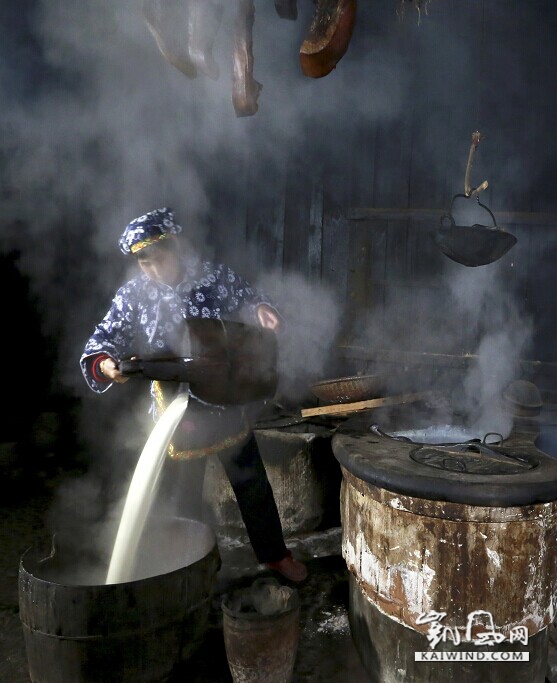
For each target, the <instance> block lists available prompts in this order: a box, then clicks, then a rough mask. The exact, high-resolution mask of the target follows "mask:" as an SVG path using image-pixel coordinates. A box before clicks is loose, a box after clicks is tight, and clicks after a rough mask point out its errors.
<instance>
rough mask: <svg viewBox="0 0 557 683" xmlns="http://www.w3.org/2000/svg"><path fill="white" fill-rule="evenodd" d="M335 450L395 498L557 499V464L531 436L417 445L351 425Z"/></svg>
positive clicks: (516, 502)
mask: <svg viewBox="0 0 557 683" xmlns="http://www.w3.org/2000/svg"><path fill="white" fill-rule="evenodd" d="M332 449H333V453H334V455H335V457H336V459H337V460H338V461H339V463H340V464H341V465H342V466H343V467H344V468H345V469H347V470H348V471H349V472H350V473H351V474H353V475H354V476H356V477H358V478H360V479H362V480H364V481H367V482H369V483H370V484H373V485H375V486H378V487H380V488H384V489H386V490H389V491H392V492H394V493H401V494H406V495H410V496H415V497H418V498H424V499H430V500H439V501H449V502H454V503H462V504H468V505H482V506H489V507H514V506H521V505H532V504H537V503H547V502H551V501H555V500H557V459H555V458H551V457H550V456H548V455H546V454H545V453H542V452H541V451H539V450H538V449H537V448H536V447H535V445H534V443H533V439H532V434H529V433H525V434H523V435H520V434H511V436H510V437H509V438H508V439H505V440H504V441H502V442H500V443H498V444H497V445H492V444H491V443H488V444H482V443H481V441H479V440H474V441H468V442H463V443H461V444H416V443H414V442H411V441H405V440H399V439H395V438H391V437H389V436H381V435H380V434H377V433H374V432H372V431H371V430H370V425H369V424H368V425H367V426H366V425H365V424H364V423H362V422H357V423H356V422H352V421H351V420H347V421H346V422H345V423H344V424H342V425H341V426H340V427H339V428H338V430H337V432H336V433H335V435H334V436H333V439H332Z"/></svg>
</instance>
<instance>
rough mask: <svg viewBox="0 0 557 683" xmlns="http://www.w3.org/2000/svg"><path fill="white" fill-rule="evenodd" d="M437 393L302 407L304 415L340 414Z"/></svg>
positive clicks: (391, 404)
mask: <svg viewBox="0 0 557 683" xmlns="http://www.w3.org/2000/svg"><path fill="white" fill-rule="evenodd" d="M434 395H437V392H435V391H423V392H421V393H419V394H400V395H399V396H384V397H383V398H370V399H368V400H367V401H356V402H355V403H335V404H334V405H330V406H319V408H302V411H301V412H302V417H311V416H312V415H340V414H342V413H355V412H357V411H359V410H368V409H369V408H381V406H394V405H401V404H403V403H414V402H415V401H423V400H425V399H427V398H433V396H434Z"/></svg>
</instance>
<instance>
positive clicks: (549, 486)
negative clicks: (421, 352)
mask: <svg viewBox="0 0 557 683" xmlns="http://www.w3.org/2000/svg"><path fill="white" fill-rule="evenodd" d="M343 429H344V433H343ZM418 448H419V447H417V446H416V445H415V444H407V443H402V442H399V441H396V440H394V439H388V438H386V439H382V438H381V437H378V436H377V435H376V434H370V433H369V430H368V431H365V430H364V431H362V432H361V433H358V432H357V431H354V430H353V428H351V427H350V426H349V425H345V427H343V428H341V430H339V432H338V433H337V434H336V435H335V437H334V438H333V451H334V453H335V455H336V456H337V458H338V459H339V461H340V463H341V466H342V473H343V484H342V492H341V516H342V529H343V550H342V552H343V556H344V558H345V561H346V564H347V567H348V569H349V571H350V573H351V597H350V610H349V617H350V624H351V629H352V635H353V639H354V642H355V645H356V647H357V649H358V651H359V653H360V656H361V659H362V661H363V663H364V665H365V667H366V670H367V671H368V673H369V675H370V679H371V681H372V682H374V683H399V682H400V683H403V681H408V680H412V681H413V682H414V683H420V682H422V681H423V682H424V683H425V682H426V681H427V682H428V683H435V682H437V681H438V682H439V683H441V681H446V680H451V679H454V680H467V681H473V682H474V683H476V682H477V683H487V682H489V683H498V682H503V681H506V679H507V678H508V677H509V676H512V677H514V679H515V680H528V681H529V682H530V683H543V682H544V680H545V670H546V663H547V643H548V638H547V628H548V626H549V625H550V624H551V622H552V620H553V618H554V614H555V608H556V594H555V587H556V586H557V581H556V579H557V533H556V531H557V502H555V501H557V462H556V461H555V460H554V459H552V458H549V457H547V456H545V455H544V454H543V453H541V452H539V451H537V449H535V447H534V446H533V443H532V440H531V435H530V436H529V437H525V438H521V437H520V436H519V435H515V436H513V437H512V438H509V439H508V440H507V441H506V442H505V449H506V451H507V453H508V458H509V460H508V462H507V461H505V456H502V452H498V453H497V454H496V456H497V457H492V456H491V455H489V454H478V452H477V451H474V449H472V451H471V453H470V458H476V459H477V461H478V462H479V465H478V467H479V468H480V469H481V468H484V469H483V470H482V473H479V472H471V471H467V470H466V467H467V465H468V463H467V460H466V459H467V457H468V456H467V454H466V453H464V455H462V454H460V455H459V454H457V456H456V460H454V461H452V460H451V458H452V457H453V456H454V453H453V455H451V451H450V450H446V451H442V449H437V451H436V449H435V448H434V449H429V450H428V451H426V449H423V448H422V451H421V453H420V452H419V450H418ZM436 448H437V447H436ZM435 451H436V452H435ZM440 452H441V453H442V454H443V455H442V458H441V457H440V455H439V454H440ZM424 453H425V455H427V456H428V458H429V460H428V458H426V457H425V455H424ZM515 456H516V458H515ZM445 460H446V461H445ZM457 461H458V463H457ZM490 466H493V467H495V469H496V471H497V472H498V473H496V474H489V473H487V470H489V467H490ZM486 467H487V470H486V469H485V468H486ZM501 467H503V469H504V468H505V467H507V468H508V472H507V473H504V472H503V473H502V471H499V470H498V468H501ZM513 468H514V469H516V471H514V469H513ZM521 468H522V469H521ZM469 469H470V470H472V469H473V468H472V467H469ZM511 472H512V473H511ZM468 500H470V501H472V502H468ZM436 633H437V635H439V634H440V635H441V636H442V638H439V639H437V638H436ZM486 633H491V636H490V638H487V636H485V635H484V636H481V634H486ZM493 634H495V635H493ZM482 639H483V642H484V644H483V645H480V644H479V643H480V641H481V640H482ZM487 640H491V644H487V642H486V641H487ZM437 641H438V642H437ZM442 651H447V652H457V653H458V652H460V653H463V652H466V653H468V652H475V653H481V652H487V653H488V654H489V653H491V654H490V655H489V656H491V657H493V656H494V655H493V653H494V652H496V653H498V654H497V656H499V657H501V661H499V662H490V663H488V662H483V663H481V664H480V663H474V661H472V660H471V659H468V660H465V659H461V660H452V661H439V660H435V659H433V660H430V661H416V655H415V653H416V652H427V653H431V652H435V653H440V652H442ZM515 652H522V653H527V654H528V657H529V661H520V662H519V661H514V663H513V665H512V666H510V665H509V664H508V663H507V661H509V660H507V659H505V657H507V656H510V655H512V654H513V653H515ZM503 653H510V654H509V655H506V654H503ZM418 656H419V655H418ZM428 656H430V655H428ZM458 656H459V657H461V655H458ZM462 656H464V655H462ZM466 656H469V655H466ZM474 656H477V655H474ZM478 656H479V655H478ZM521 656H525V655H521ZM509 667H510V668H509Z"/></svg>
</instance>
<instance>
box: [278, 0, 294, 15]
mask: <svg viewBox="0 0 557 683" xmlns="http://www.w3.org/2000/svg"><path fill="white" fill-rule="evenodd" d="M275 9H276V10H277V14H278V15H279V17H281V19H294V20H295V19H297V18H298V0H275Z"/></svg>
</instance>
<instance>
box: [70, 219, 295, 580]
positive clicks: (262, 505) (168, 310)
mask: <svg viewBox="0 0 557 683" xmlns="http://www.w3.org/2000/svg"><path fill="white" fill-rule="evenodd" d="M181 232H182V228H181V226H180V225H179V224H178V223H177V222H176V221H175V218H174V212H173V211H172V209H170V208H161V209H155V210H153V211H150V212H148V213H146V214H144V215H143V216H139V217H138V218H135V219H134V220H132V221H131V222H130V223H129V224H128V225H127V226H126V228H125V230H124V232H123V234H122V235H121V237H120V239H119V242H118V244H119V247H120V250H121V251H122V253H123V254H125V255H126V256H127V257H131V258H135V259H136V262H137V265H138V266H139V270H140V273H139V274H138V275H137V276H136V277H134V278H133V279H131V280H129V281H128V282H126V283H125V284H124V285H122V286H121V287H120V288H119V289H118V291H117V292H116V293H115V295H114V297H113V299H112V303H111V306H110V308H109V310H108V312H107V313H106V315H105V316H104V318H103V319H102V321H101V322H100V323H98V324H97V325H96V327H95V329H94V332H93V334H92V336H91V337H90V338H89V340H88V341H87V343H86V344H85V348H84V350H83V354H82V356H81V359H80V366H81V370H82V372H83V376H84V378H85V381H86V382H87V384H88V386H89V387H90V388H91V389H92V390H93V391H94V392H96V393H98V394H102V393H104V392H105V391H106V390H107V389H109V388H110V387H111V386H113V385H114V384H121V383H123V382H126V381H127V380H128V379H129V378H128V377H125V376H124V375H123V374H122V373H121V372H120V370H119V368H118V364H119V362H120V361H121V360H124V359H129V358H132V357H134V356H135V357H142V356H158V357H163V356H167V357H171V356H179V355H182V353H183V344H184V336H185V335H186V336H187V332H186V328H187V321H188V320H191V319H195V318H208V319H218V320H234V319H238V317H243V319H244V320H245V321H246V322H250V323H251V324H257V325H260V326H262V327H264V328H267V329H269V330H272V331H274V332H277V331H278V330H279V328H280V325H281V318H280V316H279V314H278V312H277V310H276V308H275V307H274V306H273V305H272V304H271V303H270V302H268V301H267V300H266V299H265V297H264V296H263V294H262V293H261V292H259V291H258V290H256V289H255V288H253V287H252V286H251V285H250V284H249V282H247V281H246V280H245V279H243V278H242V277H241V276H239V275H238V274H237V273H235V272H234V271H233V270H232V269H231V268H229V267H228V266H226V265H225V264H222V263H220V264H218V263H212V262H210V261H204V260H201V258H199V256H198V255H197V254H196V253H195V251H194V250H193V248H192V245H191V244H189V243H188V241H187V240H184V241H183V244H184V246H182V243H181V242H180V241H179V239H178V237H177V236H178V235H179V234H180V233H181ZM182 239H183V238H182ZM163 384H164V383H161V382H157V381H153V382H151V399H152V411H153V415H154V418H155V420H157V419H158V418H159V417H160V416H161V415H162V413H163V412H164V409H165V408H166V406H167V405H169V403H170V401H171V398H172V397H171V396H168V389H167V388H165V387H163ZM208 455H216V456H217V457H219V459H220V461H221V462H222V464H223V466H224V469H225V471H226V474H227V476H228V479H229V481H230V484H231V485H232V488H233V490H234V494H235V496H236V500H237V502H238V506H239V509H240V513H241V515H242V519H243V521H244V524H245V527H246V530H247V533H248V536H249V539H250V542H251V545H252V547H253V550H254V552H255V555H256V557H257V559H258V561H259V562H260V563H261V564H264V565H266V566H267V567H268V568H270V569H273V570H275V571H277V572H279V573H280V574H282V575H283V576H284V577H285V578H287V579H288V580H290V581H294V582H301V581H304V580H305V579H306V577H307V575H308V572H307V568H306V566H305V565H304V564H303V563H302V562H299V561H298V560H296V559H295V558H294V557H293V556H292V553H291V551H290V550H288V549H287V548H286V545H285V542H284V538H283V530H282V525H281V521H280V517H279V514H278V510H277V506H276V502H275V498H274V495H273V491H272V488H271V485H270V483H269V480H268V478H267V473H266V470H265V467H264V465H263V462H262V460H261V455H260V452H259V448H258V445H257V441H256V439H255V436H254V433H253V428H252V427H251V424H250V420H249V417H247V416H246V411H245V410H244V408H243V407H241V406H233V407H232V408H230V407H226V408H225V407H223V406H215V405H211V404H208V403H206V402H203V401H200V400H199V399H198V398H196V397H195V396H193V395H192V394H191V391H190V402H189V404H188V408H187V410H186V412H185V414H184V417H183V419H182V421H181V422H180V425H179V426H178V428H177V429H176V432H175V434H174V435H173V438H172V443H171V445H170V447H169V457H170V460H172V461H173V465H172V466H173V467H174V468H180V467H181V466H183V465H185V464H186V461H191V460H192V458H199V457H200V456H208ZM187 464H188V465H189V464H191V462H188V463H187ZM183 495H187V493H185V492H184V494H183Z"/></svg>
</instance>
